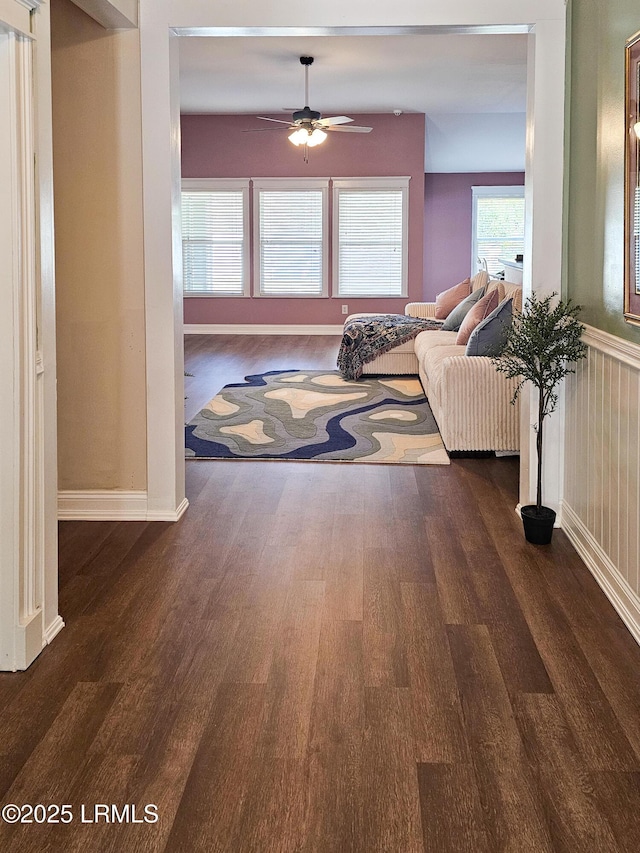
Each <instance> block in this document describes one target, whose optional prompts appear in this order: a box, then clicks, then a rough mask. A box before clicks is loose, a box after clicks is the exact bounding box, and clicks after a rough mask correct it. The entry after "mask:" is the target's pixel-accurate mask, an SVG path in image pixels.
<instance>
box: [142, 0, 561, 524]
mask: <svg viewBox="0 0 640 853" xmlns="http://www.w3.org/2000/svg"><path fill="white" fill-rule="evenodd" d="M356 5H357V4H352V5H351V7H346V6H345V4H344V3H343V2H342V0H325V1H324V2H323V3H322V4H321V5H320V4H317V5H316V6H315V7H310V8H309V9H308V10H307V9H301V8H300V6H299V4H298V3H293V4H292V3H291V2H288V0H281V2H279V3H278V4H265V3H263V2H262V0H247V1H246V2H244V3H242V4H229V5H227V6H226V7H225V8H219V7H217V4H210V3H203V2H200V0H140V28H141V32H140V35H141V65H142V136H143V171H144V232H145V280H146V288H147V292H146V296H147V300H146V330H147V365H148V381H147V387H148V398H147V404H148V405H147V415H148V417H147V426H148V460H147V462H148V475H149V483H148V500H149V507H150V508H151V509H152V510H155V511H156V513H157V517H167V518H169V517H176V514H177V513H179V512H181V511H183V509H184V507H185V505H186V503H185V499H184V460H183V418H182V413H183V391H182V388H183V363H182V333H183V329H182V287H181V275H182V272H181V260H180V246H179V236H180V235H179V230H178V229H177V228H176V227H173V224H174V223H176V222H179V218H178V201H179V192H180V183H179V176H180V164H179V159H178V158H179V138H180V124H179V104H178V71H179V69H178V49H177V37H178V36H180V35H182V36H185V35H189V34H191V35H196V34H199V35H217V36H224V35H234V36H238V35H246V36H251V35H269V34H272V35H286V34H291V35H304V34H308V35H335V34H338V35H346V34H352V35H357V34H361V33H362V32H363V31H366V32H368V33H373V32H379V33H402V32H411V33H416V32H427V31H428V32H465V31H466V32H468V31H470V30H473V31H478V30H483V29H484V31H487V32H504V33H509V32H528V33H529V52H528V60H529V61H528V72H527V75H528V105H527V151H526V179H525V199H526V202H525V203H526V207H527V212H528V217H527V225H526V228H527V233H526V246H527V249H526V251H525V269H524V289H525V295H527V294H528V293H530V292H531V291H532V290H533V289H535V290H536V291H537V292H541V293H546V292H549V291H553V290H556V291H559V290H560V285H561V275H562V224H563V223H562V203H563V159H564V148H563V135H564V85H563V81H564V79H565V26H566V24H565V17H566V9H565V2H564V0H520V2H518V3H514V2H512V0H485V2H479V0H457V2H452V0H442V2H438V1H437V0H432V2H430V3H428V4H427V3H424V2H423V0H397V2H395V3H394V4H384V5H382V4H378V6H375V5H374V6H371V5H368V6H367V13H366V18H367V20H366V25H367V26H366V27H363V24H364V20H363V13H362V12H361V11H358V9H354V7H355V6H356ZM292 19H293V20H296V22H297V24H298V26H297V27H295V28H292V27H290V26H288V22H290V21H291V20H292ZM470 24H472V25H473V26H469V25H470ZM203 28H204V29H203ZM534 129H535V132H534ZM529 409H530V397H529V395H528V394H525V395H524V399H523V400H522V413H523V414H522V440H521V448H522V453H521V480H520V502H521V503H528V502H530V497H531V495H534V494H535V464H533V458H534V457H533V454H534V453H535V444H534V435H533V433H532V431H531V427H530V423H529ZM546 436H547V454H546V463H547V465H546V469H545V474H544V477H545V503H547V504H548V505H550V506H552V507H554V508H556V509H559V506H560V499H561V496H562V463H563V417H562V411H560V412H559V413H558V415H556V416H554V418H553V419H552V420H551V422H550V423H549V426H548V427H547V429H546Z"/></svg>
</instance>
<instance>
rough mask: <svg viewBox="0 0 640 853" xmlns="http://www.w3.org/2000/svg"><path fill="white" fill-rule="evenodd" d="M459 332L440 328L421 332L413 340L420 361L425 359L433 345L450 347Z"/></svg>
mask: <svg viewBox="0 0 640 853" xmlns="http://www.w3.org/2000/svg"><path fill="white" fill-rule="evenodd" d="M457 336H458V333H457V332H443V331H441V330H440V329H427V331H426V332H420V333H419V334H418V335H416V337H415V338H414V339H413V340H412V341H411V343H412V344H413V346H414V350H415V354H416V356H417V358H418V361H422V360H423V359H424V356H425V353H427V352H428V351H429V350H430V349H433V347H450V346H453V345H454V344H455V342H456V337H457Z"/></svg>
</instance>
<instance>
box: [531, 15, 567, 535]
mask: <svg viewBox="0 0 640 853" xmlns="http://www.w3.org/2000/svg"><path fill="white" fill-rule="evenodd" d="M565 31H566V22H565V20H564V19H553V20H543V21H539V22H538V23H536V24H535V26H534V27H533V28H532V30H531V33H530V35H529V37H528V38H529V46H528V57H527V142H526V167H525V211H526V213H525V229H526V230H525V249H524V257H525V265H524V271H523V289H524V297H525V298H526V297H527V296H530V295H531V294H532V293H535V294H536V295H537V296H539V297H545V296H548V295H549V294H550V293H553V292H555V293H558V294H560V293H561V289H562V235H563V193H564V188H563V171H564V170H563V166H564V111H565V104H564V78H565ZM520 411H521V434H520V447H521V454H520V505H521V506H522V505H525V504H530V503H535V499H536V479H537V457H536V445H535V432H534V430H533V424H534V423H535V422H536V421H537V394H536V392H535V391H534V390H533V389H532V388H530V387H529V386H526V387H525V388H524V389H523V394H522V399H521V409H520ZM543 462H544V466H543V472H542V477H543V480H542V483H543V485H542V497H543V501H544V503H545V505H546V506H549V507H551V508H552V509H554V510H555V511H556V512H557V513H558V519H557V524H558V525H559V524H560V523H561V518H560V507H561V500H562V488H563V472H564V387H563V386H562V385H561V386H560V388H559V399H558V406H557V410H556V412H555V413H554V414H553V415H551V416H550V417H549V418H546V419H545V423H544V453H543Z"/></svg>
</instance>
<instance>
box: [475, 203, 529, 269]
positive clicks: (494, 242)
mask: <svg viewBox="0 0 640 853" xmlns="http://www.w3.org/2000/svg"><path fill="white" fill-rule="evenodd" d="M471 189H472V192H473V228H472V247H471V270H472V274H473V273H475V272H476V271H477V269H478V259H479V258H480V259H484V260H486V262H487V271H488V272H489V274H490V275H495V274H496V273H497V272H499V271H500V270H503V269H504V264H502V263H501V262H500V260H499V258H506V259H508V260H515V257H516V255H521V254H523V252H524V187H522V186H520V187H472V188H471Z"/></svg>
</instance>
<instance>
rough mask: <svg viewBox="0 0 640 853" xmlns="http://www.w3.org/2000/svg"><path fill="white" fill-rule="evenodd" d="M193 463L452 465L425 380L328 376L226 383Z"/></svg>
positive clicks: (293, 373)
mask: <svg viewBox="0 0 640 853" xmlns="http://www.w3.org/2000/svg"><path fill="white" fill-rule="evenodd" d="M186 457H187V459H284V460H293V459H300V460H311V461H314V462H325V461H326V462H335V461H340V462H387V463H406V464H412V465H448V464H449V457H448V455H447V451H446V450H445V448H444V445H443V443H442V439H441V437H440V433H439V432H438V427H437V425H436V422H435V420H434V418H433V415H432V413H431V409H430V408H429V404H428V402H427V400H426V397H425V396H424V392H423V390H422V386H421V384H420V381H419V380H418V379H415V378H413V377H406V376H400V377H397V378H394V377H384V378H380V379H373V378H371V377H367V378H366V380H362V379H361V380H359V381H357V382H356V381H349V380H347V379H343V378H342V376H340V374H339V373H338V372H337V371H326V370H315V371H310V370H303V371H299V370H274V371H270V372H269V373H261V374H257V375H255V376H247V377H246V378H245V382H243V383H241V384H237V385H226V386H225V387H224V388H223V389H222V390H221V391H220V392H219V393H218V394H216V396H215V397H214V398H213V400H211V401H210V402H209V403H207V405H206V406H205V407H204V409H202V411H201V412H200V413H199V414H198V415H196V417H195V418H194V419H193V420H192V421H191V422H190V423H189V424H188V425H187V427H186Z"/></svg>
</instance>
